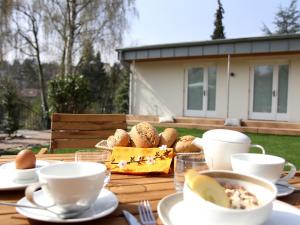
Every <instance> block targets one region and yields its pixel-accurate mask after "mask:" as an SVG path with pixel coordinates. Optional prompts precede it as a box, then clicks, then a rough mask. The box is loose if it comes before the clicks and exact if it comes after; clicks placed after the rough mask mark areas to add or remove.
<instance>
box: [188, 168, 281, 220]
mask: <svg viewBox="0 0 300 225" xmlns="http://www.w3.org/2000/svg"><path fill="white" fill-rule="evenodd" d="M185 180H186V181H185V185H184V190H183V197H184V204H185V205H186V208H187V209H188V211H189V212H190V215H191V217H193V218H191V219H194V220H199V221H201V223H203V224H218V225H232V224H243V225H259V224H262V223H263V222H265V221H266V220H267V218H268V217H269V215H270V213H271V212H272V204H273V201H274V200H275V198H276V195H277V189H276V187H275V185H274V184H273V183H271V182H269V181H267V180H264V179H261V178H258V177H255V176H250V175H243V174H239V173H235V172H232V171H222V170H219V171H218V170H214V171H203V172H200V173H198V172H195V171H190V172H188V173H187V174H186V178H185Z"/></svg>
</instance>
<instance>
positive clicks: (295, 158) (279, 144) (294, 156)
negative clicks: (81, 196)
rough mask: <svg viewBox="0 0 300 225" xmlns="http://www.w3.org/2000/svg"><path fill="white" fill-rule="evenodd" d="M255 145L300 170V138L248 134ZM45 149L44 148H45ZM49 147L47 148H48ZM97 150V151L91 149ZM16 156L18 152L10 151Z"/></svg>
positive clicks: (196, 131) (195, 131) (195, 132)
mask: <svg viewBox="0 0 300 225" xmlns="http://www.w3.org/2000/svg"><path fill="white" fill-rule="evenodd" d="M157 130H158V132H161V131H163V130H164V128H161V127H157ZM177 131H178V133H179V136H183V135H193V136H196V137H202V134H203V133H204V132H205V131H203V130H199V129H185V128H177ZM247 135H248V136H249V137H250V138H251V141H252V143H253V144H259V145H262V146H263V147H264V148H265V150H266V152H267V154H271V155H276V156H280V157H282V158H285V159H286V160H287V161H289V162H291V163H293V164H294V165H295V166H296V167H297V168H298V170H300V136H285V135H270V134H247ZM43 147H44V146H43ZM46 147H47V146H46ZM40 149H41V147H33V148H32V150H33V151H34V152H35V153H37V152H39V150H40ZM78 150H79V149H59V150H56V151H55V153H73V152H76V151H78ZM91 150H95V149H91ZM10 152H12V153H13V154H16V153H17V152H18V151H10ZM250 152H258V150H257V149H254V148H253V149H251V150H250Z"/></svg>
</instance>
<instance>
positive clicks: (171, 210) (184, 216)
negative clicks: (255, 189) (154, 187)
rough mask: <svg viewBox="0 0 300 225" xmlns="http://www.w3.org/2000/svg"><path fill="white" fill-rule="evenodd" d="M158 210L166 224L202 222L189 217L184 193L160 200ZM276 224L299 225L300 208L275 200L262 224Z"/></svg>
mask: <svg viewBox="0 0 300 225" xmlns="http://www.w3.org/2000/svg"><path fill="white" fill-rule="evenodd" d="M157 212H158V215H159V218H160V219H161V221H162V223H163V224H164V225H182V224H187V222H188V224H189V225H196V224H198V225H199V224H201V221H193V220H191V219H189V218H191V217H192V215H191V213H190V212H189V211H188V210H187V208H186V207H185V203H184V201H183V194H182V193H176V194H172V195H169V196H166V197H165V198H163V199H162V200H160V202H159V203H158V206H157ZM200 217H201V215H200ZM274 224H276V225H286V224H288V225H299V224H300V210H299V209H297V208H296V207H294V206H292V205H289V204H287V203H284V202H281V201H278V200H275V201H274V202H273V210H272V213H271V215H270V217H269V218H268V219H267V221H266V222H264V223H263V224H262V225H274ZM206 225H210V224H206ZM239 225H243V224H239Z"/></svg>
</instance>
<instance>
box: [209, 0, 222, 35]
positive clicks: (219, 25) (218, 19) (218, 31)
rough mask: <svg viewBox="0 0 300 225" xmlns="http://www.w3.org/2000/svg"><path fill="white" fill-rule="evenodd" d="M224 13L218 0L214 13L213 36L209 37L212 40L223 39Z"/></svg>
mask: <svg viewBox="0 0 300 225" xmlns="http://www.w3.org/2000/svg"><path fill="white" fill-rule="evenodd" d="M224 13H225V11H224V8H223V6H222V3H221V0H218V9H217V11H216V13H215V16H216V19H215V22H214V25H215V29H214V32H213V34H212V35H211V38H212V39H225V33H224V26H223V22H222V20H223V18H224V16H223V14H224Z"/></svg>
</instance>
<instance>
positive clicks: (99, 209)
mask: <svg viewBox="0 0 300 225" xmlns="http://www.w3.org/2000/svg"><path fill="white" fill-rule="evenodd" d="M35 198H36V200H37V201H38V202H42V204H44V205H47V203H49V202H50V201H51V200H49V199H48V198H47V197H46V196H45V195H44V193H43V191H42V190H40V191H37V192H35ZM18 204H22V205H24V204H25V205H31V206H32V204H31V203H29V202H28V200H27V199H26V198H25V197H24V198H22V199H21V200H19V201H18ZM118 204H119V201H118V198H117V196H116V195H115V194H114V193H112V192H111V191H109V190H107V189H102V190H101V192H100V194H99V195H98V198H97V200H96V202H95V204H94V205H93V206H92V207H91V208H89V209H88V210H87V211H85V212H83V213H82V214H80V215H78V216H77V217H76V218H72V219H61V218H59V217H57V216H56V215H54V214H53V213H51V212H48V211H45V210H40V209H30V208H22V207H17V208H16V209H17V212H19V213H20V214H22V215H23V216H26V217H28V218H31V219H34V220H39V221H46V222H52V223H77V222H85V221H90V220H95V219H98V218H101V217H104V216H106V215H109V214H111V213H112V212H113V211H114V210H115V209H116V208H117V207H118ZM51 209H53V210H54V211H55V207H52V208H51Z"/></svg>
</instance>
